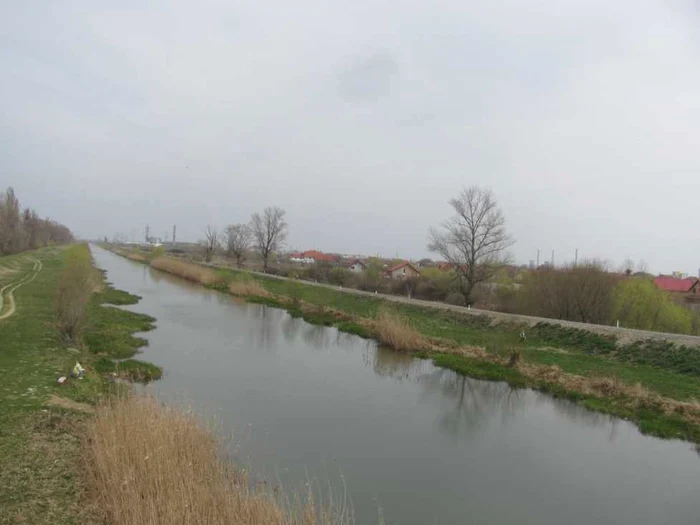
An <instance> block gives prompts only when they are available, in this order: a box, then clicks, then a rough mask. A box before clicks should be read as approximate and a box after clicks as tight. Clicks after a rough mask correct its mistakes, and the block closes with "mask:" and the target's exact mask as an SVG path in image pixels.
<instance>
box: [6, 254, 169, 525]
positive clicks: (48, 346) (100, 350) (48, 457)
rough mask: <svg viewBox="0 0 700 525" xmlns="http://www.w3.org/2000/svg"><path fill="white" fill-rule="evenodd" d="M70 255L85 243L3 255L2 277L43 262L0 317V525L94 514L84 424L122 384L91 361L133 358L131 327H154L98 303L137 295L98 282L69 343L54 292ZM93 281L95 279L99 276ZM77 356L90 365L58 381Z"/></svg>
mask: <svg viewBox="0 0 700 525" xmlns="http://www.w3.org/2000/svg"><path fill="white" fill-rule="evenodd" d="M76 256H77V257H83V258H84V257H89V252H88V251H87V247H86V246H73V247H70V248H67V249H59V248H47V249H43V250H39V251H36V252H31V253H29V254H20V255H15V256H11V257H3V258H0V283H7V282H11V281H12V280H13V279H17V277H18V276H21V275H22V274H25V273H26V272H27V271H29V269H30V268H32V265H33V259H38V260H40V261H41V263H42V270H41V271H40V272H39V273H38V274H37V276H36V278H35V279H34V280H33V281H31V282H27V283H26V284H24V285H23V286H22V287H21V288H18V289H17V290H16V292H15V300H16V312H15V314H14V315H12V316H11V317H8V318H7V319H4V320H2V321H0V348H1V351H0V374H1V375H2V378H3V379H2V387H1V388H0V487H2V490H0V509H2V511H1V512H0V523H23V522H25V523H79V522H80V523H82V522H85V521H91V520H92V519H93V517H94V516H95V509H94V508H93V507H91V506H90V505H87V506H86V505H83V503H84V502H85V501H87V499H86V498H85V491H86V485H85V483H83V482H82V476H81V472H82V470H83V465H82V454H81V448H80V437H81V429H82V427H83V425H84V424H85V421H86V419H87V418H88V417H89V412H90V404H93V403H96V402H98V401H99V400H100V399H103V398H105V396H107V395H109V394H110V393H111V392H114V391H115V390H117V389H118V388H119V386H118V385H115V384H112V383H110V382H109V381H108V380H107V379H106V378H104V377H103V376H102V374H101V373H100V372H99V371H98V368H99V366H98V365H99V364H100V363H101V362H103V361H104V362H110V363H111V361H110V358H112V357H121V356H127V355H128V356H130V355H133V353H135V351H136V350H137V348H138V347H139V346H141V345H142V344H143V341H141V340H138V339H136V338H134V337H133V336H132V335H131V334H132V333H133V332H134V331H137V330H138V331H141V330H148V329H150V328H151V326H152V319H151V318H149V317H147V316H143V315H139V314H134V313H130V312H124V311H121V310H117V309H114V308H109V307H105V306H103V305H106V304H110V303H117V304H125V303H133V302H136V301H137V300H138V298H136V297H134V296H130V295H129V294H126V293H124V292H118V291H116V290H113V289H111V288H110V287H107V286H105V285H102V286H99V288H100V290H99V291H98V290H95V291H94V292H95V293H91V294H90V299H89V302H88V304H87V305H86V306H85V316H84V322H83V325H82V326H81V327H80V328H81V334H82V337H81V338H78V337H76V340H74V341H67V340H66V339H65V338H64V337H63V336H62V335H61V332H60V330H59V328H58V323H57V289H58V286H59V282H60V281H61V279H62V278H63V276H64V275H65V272H66V267H67V264H68V261H69V260H71V259H72V258H74V257H76ZM8 269H9V270H8ZM94 282H95V284H96V285H100V280H97V281H94ZM0 287H1V286H0ZM96 342H99V345H95V346H92V343H96ZM111 349H120V350H121V351H122V353H121V354H120V355H117V354H113V353H112V352H111ZM126 349H129V351H128V352H127V351H126ZM76 361H79V362H80V363H81V364H82V365H83V366H84V367H85V368H86V369H87V371H86V374H85V377H84V379H82V380H77V379H69V380H68V381H67V382H66V384H64V385H58V384H57V378H58V377H59V376H61V375H65V376H68V375H69V373H70V371H71V369H72V367H73V366H74V365H75V363H76ZM134 363H135V362H134ZM133 366H135V367H136V368H139V367H140V366H141V365H133ZM150 367H153V365H150ZM150 367H149V368H150ZM139 370H141V369H140V368H139ZM140 373H141V372H139V374H140ZM154 373H155V371H154ZM159 373H160V370H158V371H157V373H155V374H156V375H158V374H159ZM120 374H122V375H125V376H130V375H131V373H130V372H124V371H123V370H122V371H120ZM88 403H90V404H88Z"/></svg>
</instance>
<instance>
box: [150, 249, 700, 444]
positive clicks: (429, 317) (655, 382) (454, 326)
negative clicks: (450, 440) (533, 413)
mask: <svg viewBox="0 0 700 525" xmlns="http://www.w3.org/2000/svg"><path fill="white" fill-rule="evenodd" d="M143 258H144V259H145V260H144V261H142V262H144V263H146V264H151V266H152V267H154V268H157V269H160V270H163V271H166V272H169V273H172V274H175V275H179V276H182V277H184V278H186V279H189V280H191V281H194V282H199V283H201V284H203V285H205V286H208V287H210V288H214V289H217V290H221V291H224V292H228V293H232V294H234V295H239V296H242V297H244V298H246V299H247V300H248V301H251V302H258V303H263V304H267V305H270V306H275V307H280V308H285V309H287V310H288V311H290V313H291V314H292V315H295V316H300V317H303V318H304V319H306V320H307V321H309V322H311V323H316V324H323V325H326V326H336V327H337V328H338V329H340V330H343V331H346V332H350V333H355V334H357V335H360V336H362V337H370V338H375V339H378V340H379V341H381V342H383V343H385V344H388V345H389V346H393V347H394V348H397V349H398V350H401V351H407V352H412V353H414V354H415V355H417V356H419V357H426V358H431V359H432V360H433V361H434V363H435V364H436V365H437V366H441V367H445V368H449V369H452V370H455V371H457V372H459V373H462V374H465V375H468V376H471V377H475V378H479V379H487V380H503V381H507V382H509V383H510V384H511V385H513V386H516V387H530V388H535V389H538V390H541V391H544V392H549V393H551V394H552V395H555V396H558V397H565V398H568V399H571V400H573V401H576V402H578V403H580V404H582V405H583V406H586V407H587V408H590V409H592V410H597V411H601V412H606V413H610V414H614V415H617V416H620V417H624V418H626V419H629V420H631V421H634V422H635V423H637V424H638V426H639V427H640V429H641V430H642V432H645V433H648V434H652V435H655V436H659V437H666V438H674V437H675V438H680V439H686V440H690V441H694V442H700V403H698V399H700V350H698V349H695V348H687V347H676V346H674V345H672V344H669V343H663V342H651V341H648V342H643V343H634V344H629V345H620V344H618V341H616V339H615V338H613V337H606V336H601V335H597V334H595V333H592V332H587V331H584V330H575V329H567V328H562V327H559V326H557V325H554V324H547V323H541V324H538V325H537V326H534V327H527V326H523V325H519V324H514V323H500V324H496V325H494V324H493V323H492V322H491V320H490V319H488V318H487V317H485V316H474V315H465V314H462V313H460V312H454V311H447V310H440V309H433V308H426V307H422V306H416V305H406V304H396V303H390V302H388V301H385V300H383V299H380V298H374V297H367V296H360V295H355V294H352V293H344V292H342V291H339V290H334V289H329V288H325V287H318V286H313V285H309V284H304V283H302V282H298V281H289V280H280V279H275V278H265V277H262V276H258V275H256V276H255V277H253V276H252V275H251V274H249V273H246V272H241V271H238V270H233V269H213V268H210V267H205V266H202V265H198V264H193V263H189V262H186V261H182V260H178V259H173V258H169V257H156V258H154V259H152V260H149V258H148V257H143ZM522 331H525V332H526V334H527V339H526V340H525V341H522V340H521V339H520V333H521V332H522Z"/></svg>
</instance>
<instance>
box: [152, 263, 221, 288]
mask: <svg viewBox="0 0 700 525" xmlns="http://www.w3.org/2000/svg"><path fill="white" fill-rule="evenodd" d="M151 266H152V267H153V268H155V269H156V270H162V271H164V272H168V273H171V274H173V275H177V276H178V277H182V278H183V279H187V280H188V281H193V282H195V283H200V284H214V283H216V282H218V281H219V280H220V279H219V278H218V277H217V275H216V272H215V271H214V270H212V269H211V268H207V267H205V266H201V265H199V264H195V263H190V262H187V261H181V260H179V259H173V258H172V257H158V258H156V259H154V260H153V261H151Z"/></svg>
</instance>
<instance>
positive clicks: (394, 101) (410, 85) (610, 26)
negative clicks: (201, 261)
mask: <svg viewBox="0 0 700 525" xmlns="http://www.w3.org/2000/svg"><path fill="white" fill-rule="evenodd" d="M110 3H111V4H112V5H111V6H109V4H110ZM146 5H147V6H146ZM0 71H1V72H2V73H1V75H2V76H1V77H0V78H2V82H0V148H2V150H1V152H0V185H1V186H3V187H4V186H7V185H12V186H14V187H15V190H16V192H17V194H18V195H19V197H20V200H21V201H22V203H23V204H25V205H31V206H32V207H35V208H37V210H38V211H39V212H40V213H41V214H43V215H49V216H51V217H52V218H55V219H57V220H59V221H61V222H64V223H65V224H67V225H68V226H70V227H71V228H72V229H73V230H74V232H76V233H77V234H78V235H81V236H85V237H98V236H105V235H107V236H109V237H111V236H113V235H114V234H115V233H118V232H121V233H124V234H126V235H127V236H129V237H131V236H132V235H135V236H137V237H142V235H143V231H144V228H145V225H146V224H150V226H151V231H152V232H154V233H155V234H158V235H163V234H164V233H165V232H166V231H169V230H171V229H172V225H173V224H177V226H178V236H179V238H180V239H182V240H196V239H198V238H199V237H201V236H202V233H203V230H204V228H205V227H206V225H207V224H213V225H218V226H223V225H225V224H228V223H233V222H245V221H247V220H248V218H249V217H250V214H251V213H252V212H253V211H256V210H260V209H262V208H264V207H265V206H268V205H276V206H280V207H282V208H284V209H285V210H287V218H288V222H289V224H290V237H289V245H290V247H292V248H300V249H310V248H317V249H321V250H324V251H340V252H350V253H352V252H354V253H364V254H373V253H377V252H378V253H380V254H384V255H390V256H394V255H395V254H397V253H398V255H399V256H401V257H422V256H424V255H428V253H427V251H426V248H425V246H426V242H427V231H428V228H429V226H430V225H433V224H438V223H439V222H441V221H442V220H443V219H445V218H446V217H447V216H448V215H449V207H448V205H447V201H448V200H449V199H450V198H451V197H452V196H455V195H456V194H457V193H458V192H459V191H460V189H461V188H462V187H465V186H469V185H473V184H478V185H482V186H484V187H489V188H491V189H492V190H493V191H494V193H495V195H496V196H497V199H498V201H499V203H500V204H501V207H502V208H503V211H504V213H505V215H506V217H507V220H508V225H509V230H510V232H511V233H512V235H513V236H514V237H515V239H516V240H517V243H516V244H515V246H514V247H513V254H514V256H515V258H516V260H517V261H518V262H522V263H527V262H528V261H529V260H530V259H534V258H535V256H536V251H537V249H538V248H539V249H540V250H541V251H542V254H543V255H542V257H543V259H544V258H549V257H550V256H551V250H555V258H556V261H557V262H564V261H565V260H571V259H572V258H573V255H574V250H575V249H576V248H578V249H579V253H580V257H581V258H588V257H590V258H592V257H596V258H600V259H608V260H610V261H613V262H615V263H621V262H622V261H623V260H624V259H626V258H631V259H634V260H635V261H636V260H645V261H646V262H647V263H648V265H649V268H650V269H651V270H653V271H655V272H660V271H664V272H669V271H671V270H674V269H679V270H684V271H687V272H692V273H693V274H695V273H697V271H698V267H700V249H699V248H700V235H698V233H697V232H698V227H697V223H698V217H699V213H698V212H699V211H700V191H699V190H700V7H699V5H698V4H697V3H695V2H691V1H687V2H686V1H680V0H679V1H677V2H674V1H673V0H671V1H668V2H661V1H642V2H639V1H622V0H619V1H615V2H610V1H609V0H606V1H598V0H585V1H567V2H561V1H556V0H540V1H534V0H533V1H528V2H523V1H516V0H512V1H508V0H504V1H493V2H468V1H464V0H450V1H437V2H414V1H411V2H403V1H399V0H393V1H391V2H380V1H371V2H369V1H367V2H365V1H357V2H339V1H328V0H318V1H306V0H300V1H297V2H288V1H281V0H279V1H275V2H269V1H265V0H260V1H256V2H235V1H209V0H199V1H197V2H190V1H187V2H185V1H181V2H177V1H163V2H142V1H136V0H134V1H119V2H94V1H91V0H85V1H73V2H53V3H49V2H44V1H30V0H26V1H22V2H3V3H2V7H0Z"/></svg>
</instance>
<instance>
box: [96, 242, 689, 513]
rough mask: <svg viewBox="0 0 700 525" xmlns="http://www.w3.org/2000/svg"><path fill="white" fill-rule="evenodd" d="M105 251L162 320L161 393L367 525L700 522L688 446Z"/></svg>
mask: <svg viewBox="0 0 700 525" xmlns="http://www.w3.org/2000/svg"><path fill="white" fill-rule="evenodd" d="M92 251H93V255H94V257H95V261H96V264H97V266H99V267H100V268H102V269H104V270H106V271H107V277H108V279H109V280H110V281H111V282H113V283H114V285H115V286H116V287H117V288H119V289H122V290H126V291H129V292H131V293H134V294H138V295H140V296H142V297H143V299H142V300H141V302H140V303H139V304H138V305H135V306H132V307H129V309H132V310H134V311H137V312H143V313H147V314H149V315H152V316H153V317H155V318H156V319H157V323H156V324H157V328H156V329H155V330H154V331H152V332H149V333H147V334H145V337H146V339H148V341H149V346H148V347H147V348H145V349H144V351H143V354H142V357H143V359H145V360H148V361H151V362H154V363H156V364H158V365H160V366H162V367H163V368H164V371H165V375H164V378H163V379H162V380H160V381H158V382H156V383H153V384H152V385H150V386H149V387H148V390H149V391H151V392H153V393H154V394H155V395H157V396H158V397H160V398H163V399H165V400H169V401H172V402H178V403H187V404H189V405H192V406H193V407H194V408H195V410H197V411H198V412H201V413H203V414H206V415H207V416H208V417H211V418H213V419H214V420H216V421H217V422H218V429H219V430H220V431H221V432H222V435H224V436H229V435H231V433H232V435H233V436H234V439H233V441H232V442H230V446H229V447H228V448H227V452H228V453H230V454H233V455H235V457H236V460H237V461H238V462H239V463H241V464H242V465H244V466H245V467H246V468H252V469H253V471H255V472H256V473H262V475H264V477H265V478H266V479H267V480H268V482H269V483H278V482H281V483H282V484H283V485H285V486H292V487H301V488H303V486H304V483H305V482H311V483H313V484H314V485H320V486H323V487H328V486H332V487H333V492H334V493H335V494H336V495H337V496H338V497H342V495H343V494H346V496H347V498H349V499H350V500H351V501H352V506H353V508H354V514H355V518H356V522H357V523H358V524H371V523H377V516H378V514H379V513H381V514H382V515H383V517H384V519H385V521H386V523H387V524H397V525H427V524H453V523H455V524H457V523H460V524H461V523H465V524H484V525H510V524H518V525H522V524H524V523H533V524H538V525H549V524H551V525H561V524H563V523H566V524H569V525H591V524H616V525H623V524H630V525H631V524H634V525H640V524H650V525H661V524H664V525H672V524H679V525H680V524H682V525H691V524H694V525H697V524H698V523H700V498H698V495H699V492H698V491H699V490H700V489H699V487H700V457H699V456H698V453H697V452H696V450H695V448H694V447H693V446H692V445H690V444H688V443H684V442H680V441H665V440H660V439H655V438H651V437H647V436H643V435H641V434H640V433H639V431H638V430H637V429H636V427H635V426H634V425H632V424H630V423H628V422H626V421H623V420H620V419H617V418H612V417H610V416H605V415H602V414H597V413H593V412H590V411H587V410H584V409H582V408H580V407H578V406H576V405H574V404H572V403H570V402H568V401H564V400H557V399H553V398H551V397H549V396H546V395H544V394H540V393H537V392H533V391H530V390H515V389H511V388H510V387H508V385H506V384H504V383H497V382H485V381H477V380H473V379H469V378H466V377H463V376H459V375H458V374H455V373H453V372H451V371H448V370H444V369H440V368H436V367H434V366H433V365H432V364H431V363H430V362H429V361H425V360H421V359H414V358H412V357H408V356H405V355H401V354H398V353H396V352H394V351H391V350H388V349H384V348H380V347H378V346H377V345H376V344H375V343H374V342H372V341H366V340H364V339H361V338H359V337H356V336H351V335H348V334H343V333H340V332H338V331H337V330H335V329H334V328H326V327H319V326H314V325H310V324H308V323H306V322H305V321H303V320H301V319H293V318H291V317H290V316H289V315H288V314H287V313H286V312H285V311H283V310H279V309H275V308H270V307H267V306H262V305H255V304H248V303H244V302H241V301H239V300H236V299H234V298H233V297H230V296H228V295H225V294H222V293H218V292H214V291H211V290H207V289H204V288H202V287H200V286H197V285H194V284H191V283H188V282H186V281H184V280H181V279H179V278H176V277H173V276H170V275H167V274H164V273H161V272H158V271H155V270H152V269H151V268H149V267H147V266H144V265H142V264H139V263H135V262H132V261H128V260H126V259H123V258H121V257H118V256H117V255H114V254H112V253H110V252H107V251H105V250H102V249H99V248H96V247H92Z"/></svg>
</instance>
